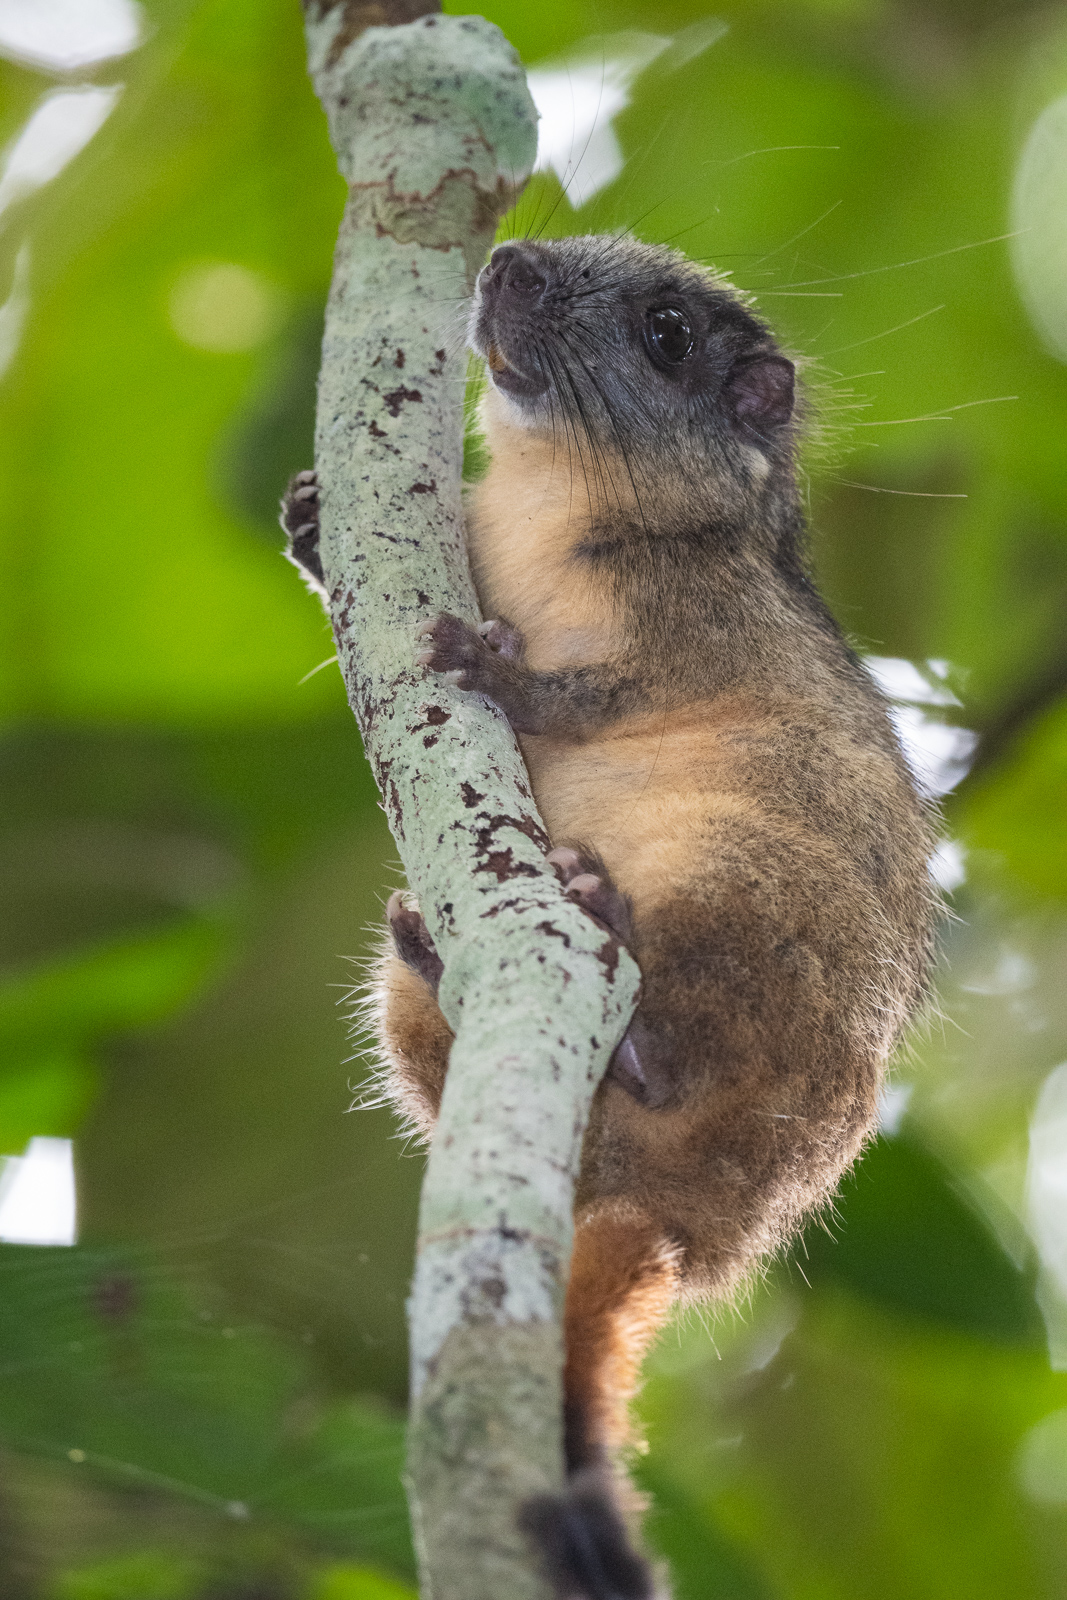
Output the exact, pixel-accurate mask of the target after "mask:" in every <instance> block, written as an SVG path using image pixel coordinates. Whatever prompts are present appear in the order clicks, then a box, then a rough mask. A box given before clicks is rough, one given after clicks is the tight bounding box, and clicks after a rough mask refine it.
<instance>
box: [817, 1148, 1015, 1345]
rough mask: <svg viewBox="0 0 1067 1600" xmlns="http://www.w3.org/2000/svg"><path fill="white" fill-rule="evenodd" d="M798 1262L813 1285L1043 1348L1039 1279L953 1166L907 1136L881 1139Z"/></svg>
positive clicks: (845, 1186) (847, 1183) (843, 1188)
mask: <svg viewBox="0 0 1067 1600" xmlns="http://www.w3.org/2000/svg"><path fill="white" fill-rule="evenodd" d="M794 1260H795V1261H796V1263H797V1266H798V1269H799V1270H800V1271H801V1272H802V1273H803V1274H804V1276H805V1277H807V1278H809V1279H810V1280H811V1281H812V1282H816V1281H818V1280H819V1279H823V1278H826V1279H831V1280H833V1281H836V1282H838V1283H842V1284H846V1285H847V1286H848V1288H849V1289H851V1290H853V1291H854V1292H856V1293H858V1294H861V1295H863V1296H865V1297H867V1298H869V1299H870V1300H872V1301H875V1302H877V1303H879V1304H881V1305H884V1306H887V1307H889V1308H891V1309H894V1310H897V1311H900V1312H904V1313H908V1314H911V1315H917V1316H922V1317H929V1318H931V1319H932V1320H934V1321H936V1322H941V1323H945V1324H947V1325H948V1326H950V1327H954V1328H958V1329H960V1330H962V1331H965V1332H968V1333H974V1334H980V1335H984V1336H985V1337H986V1338H991V1339H1000V1340H1009V1341H1020V1342H1023V1343H1027V1344H1030V1345H1032V1346H1034V1347H1036V1348H1039V1349H1040V1348H1042V1347H1043V1344H1044V1326H1043V1324H1042V1321H1041V1317H1040V1315H1039V1313H1038V1310H1037V1305H1036V1303H1035V1300H1034V1288H1035V1276H1034V1273H1033V1272H1032V1270H1031V1271H1027V1272H1020V1271H1019V1270H1018V1269H1017V1268H1016V1267H1015V1266H1014V1264H1013V1263H1012V1262H1011V1261H1010V1260H1009V1259H1008V1257H1007V1255H1006V1254H1005V1253H1004V1250H1003V1248H1002V1247H1001V1245H1000V1244H999V1243H998V1241H997V1240H996V1238H995V1237H994V1236H993V1234H992V1232H991V1230H990V1229H989V1227H988V1225H987V1224H986V1223H985V1221H984V1220H983V1219H982V1218H981V1217H980V1216H979V1214H978V1212H977V1211H976V1210H975V1208H974V1207H973V1206H971V1205H969V1204H968V1203H967V1202H966V1201H965V1200H964V1199H963V1198H962V1197H961V1196H960V1194H959V1192H958V1189H957V1187H956V1185H955V1184H954V1182H953V1178H952V1174H951V1172H950V1171H949V1170H948V1168H946V1167H944V1166H943V1165H942V1164H941V1163H940V1162H939V1161H937V1160H936V1159H935V1158H934V1157H933V1156H931V1155H930V1154H929V1153H928V1152H927V1151H925V1150H924V1149H922V1147H921V1146H919V1145H918V1144H916V1143H914V1142H912V1141H911V1140H909V1139H907V1138H903V1137H899V1136H898V1137H896V1138H892V1139H887V1138H879V1139H876V1140H875V1142H874V1143H873V1144H872V1145H871V1146H870V1148H869V1149H868V1151H867V1153H866V1155H865V1156H864V1157H863V1159H862V1161H860V1163H859V1164H858V1166H857V1167H856V1168H855V1170H854V1171H853V1172H852V1173H851V1174H850V1175H849V1177H847V1178H846V1179H845V1181H844V1183H843V1184H842V1186H841V1189H840V1192H839V1194H838V1197H837V1198H836V1200H835V1202H834V1206H833V1212H832V1215H831V1217H829V1218H827V1219H825V1220H824V1225H823V1226H820V1225H819V1224H818V1223H815V1224H813V1225H811V1226H809V1227H808V1229H807V1232H806V1233H805V1235H804V1238H803V1241H802V1244H801V1245H800V1246H799V1247H798V1248H797V1249H796V1250H795V1251H794Z"/></svg>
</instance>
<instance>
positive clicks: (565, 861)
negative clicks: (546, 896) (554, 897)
mask: <svg viewBox="0 0 1067 1600" xmlns="http://www.w3.org/2000/svg"><path fill="white" fill-rule="evenodd" d="M545 860H546V861H549V862H551V864H552V865H553V866H554V867H555V869H556V876H557V878H558V879H559V880H560V882H561V883H563V884H568V883H570V881H571V879H572V878H576V877H577V876H578V874H579V873H580V872H581V871H582V858H581V856H580V855H579V854H578V852H577V850H569V849H568V848H567V847H566V845H560V846H559V847H558V849H555V850H550V851H549V852H548V855H547V856H546V857H545Z"/></svg>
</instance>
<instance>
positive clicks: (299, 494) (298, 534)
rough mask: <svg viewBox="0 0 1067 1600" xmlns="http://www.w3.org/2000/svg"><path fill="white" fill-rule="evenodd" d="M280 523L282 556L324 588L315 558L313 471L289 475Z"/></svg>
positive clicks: (316, 511)
mask: <svg viewBox="0 0 1067 1600" xmlns="http://www.w3.org/2000/svg"><path fill="white" fill-rule="evenodd" d="M281 524H282V527H283V528H284V529H285V532H286V534H287V540H286V551H285V553H286V555H287V556H288V557H289V560H290V561H291V562H292V563H293V565H294V566H295V567H299V568H300V570H301V571H302V572H303V573H304V574H305V575H306V576H307V577H308V578H310V579H311V580H312V582H313V583H314V584H315V586H316V587H317V588H319V589H325V583H326V580H325V578H324V576H323V571H322V561H321V559H320V557H319V480H318V477H317V476H316V474H315V473H314V472H298V473H297V474H296V475H295V477H293V478H290V480H289V487H288V488H287V489H286V491H285V493H284V495H283V496H282V514H281Z"/></svg>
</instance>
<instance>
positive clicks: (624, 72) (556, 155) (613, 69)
mask: <svg viewBox="0 0 1067 1600" xmlns="http://www.w3.org/2000/svg"><path fill="white" fill-rule="evenodd" d="M726 28H727V24H726V23H725V22H722V21H720V20H719V19H718V18H715V17H708V18H706V19H704V20H703V21H701V22H696V23H694V24H693V25H692V26H691V27H689V28H685V29H683V31H682V32H681V33H679V34H676V35H674V36H673V37H671V36H670V35H665V34H656V33H608V34H602V35H598V36H594V37H593V38H590V39H586V40H585V41H583V43H582V44H581V45H579V46H578V48H577V49H576V50H575V51H574V52H573V53H572V54H571V55H569V56H566V57H562V58H560V59H559V60H552V61H544V62H542V63H541V64H540V65H539V66H535V67H533V68H532V69H531V70H530V71H529V72H528V73H527V82H528V84H529V86H530V94H531V95H532V96H533V101H534V104H535V105H536V107H537V110H538V114H539V116H540V122H539V124H538V130H537V162H536V165H535V168H534V170H535V171H540V172H543V171H545V170H547V169H548V168H551V169H552V170H553V171H554V172H555V173H556V174H557V176H558V177H559V180H560V182H561V183H563V184H564V185H565V186H566V189H567V197H568V199H569V200H570V203H571V205H572V206H574V208H575V209H576V210H577V208H578V207H579V206H583V205H584V204H585V203H586V201H587V200H591V199H592V198H593V196H594V195H595V194H597V193H599V191H600V190H601V189H604V188H606V187H607V185H608V184H609V183H611V182H613V181H614V179H615V178H617V177H618V175H619V173H620V172H621V171H622V169H623V165H624V161H625V158H624V156H623V153H622V146H621V145H620V144H619V140H618V137H617V135H616V133H615V130H614V128H613V127H612V120H613V118H615V117H616V116H618V114H619V112H620V111H623V110H625V108H626V107H627V106H628V105H629V103H630V91H631V88H632V86H633V84H634V81H635V80H636V79H637V78H638V77H640V75H641V73H642V72H644V71H645V70H646V68H648V67H650V66H651V65H652V63H653V62H654V61H657V60H660V59H661V58H662V64H663V66H664V67H665V68H666V69H667V70H669V71H673V70H675V69H676V68H678V67H682V66H684V65H685V64H686V62H688V61H692V60H693V59H694V57H696V56H698V55H700V54H701V52H702V51H704V50H706V49H707V48H708V47H709V45H712V44H714V43H715V41H716V39H719V38H721V37H722V35H723V34H724V33H725V32H726Z"/></svg>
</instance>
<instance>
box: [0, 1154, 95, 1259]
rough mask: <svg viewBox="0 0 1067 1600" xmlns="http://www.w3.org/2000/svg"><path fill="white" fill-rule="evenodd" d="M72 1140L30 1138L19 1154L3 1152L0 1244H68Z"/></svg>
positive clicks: (73, 1234)
mask: <svg viewBox="0 0 1067 1600" xmlns="http://www.w3.org/2000/svg"><path fill="white" fill-rule="evenodd" d="M76 1238H77V1214H76V1207H75V1197H74V1146H73V1145H72V1143H71V1141H70V1140H69V1139H43V1138H42V1139H31V1140H30V1142H29V1144H28V1145H27V1146H26V1153H25V1155H21V1156H7V1157H6V1159H5V1160H4V1166H3V1170H2V1171H0V1240H3V1242H4V1243H5V1244H39V1245H44V1244H53V1245H70V1244H74V1242H75V1240H76Z"/></svg>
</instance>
